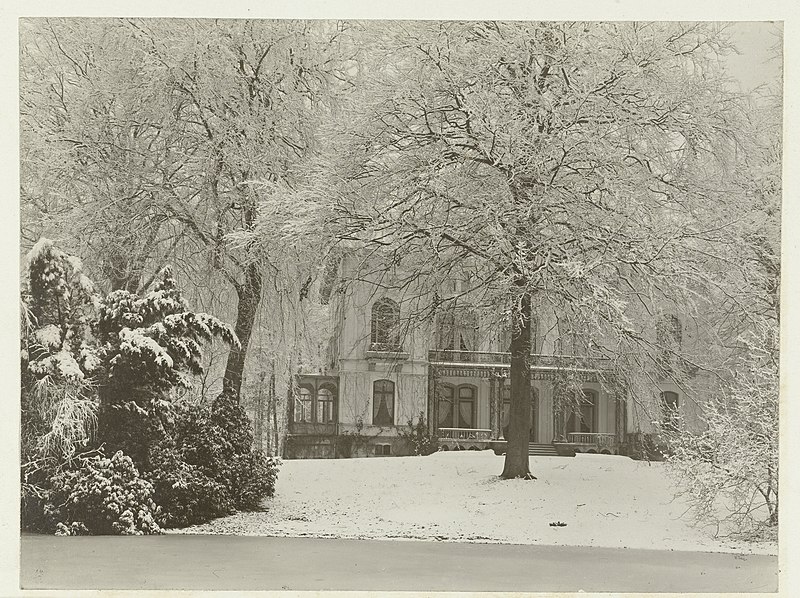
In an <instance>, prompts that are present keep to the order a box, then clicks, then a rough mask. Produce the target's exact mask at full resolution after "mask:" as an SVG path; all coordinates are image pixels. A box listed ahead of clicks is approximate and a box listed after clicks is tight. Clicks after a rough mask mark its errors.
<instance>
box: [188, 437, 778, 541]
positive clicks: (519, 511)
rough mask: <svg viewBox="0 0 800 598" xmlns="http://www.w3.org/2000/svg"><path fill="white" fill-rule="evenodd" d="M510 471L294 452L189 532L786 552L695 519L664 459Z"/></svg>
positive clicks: (446, 460) (483, 457)
mask: <svg viewBox="0 0 800 598" xmlns="http://www.w3.org/2000/svg"><path fill="white" fill-rule="evenodd" d="M502 469H503V457H498V456H495V455H494V454H493V453H492V452H491V451H482V452H474V451H463V452H442V453H436V454H434V455H431V456H429V457H386V458H369V459H339V460H325V459H309V460H293V461H286V462H284V464H283V467H282V468H281V472H280V475H279V477H278V484H277V489H276V493H275V496H274V497H273V498H272V499H268V500H267V501H266V503H265V506H266V510H265V511H264V512H261V513H239V514H236V515H233V516H230V517H225V518H222V519H218V520H216V521H212V522H210V523H207V524H204V525H199V526H194V527H191V528H187V529H185V530H180V533H195V534H201V533H202V534H208V533H213V534H242V535H263V536H311V537H320V538H330V537H333V538H376V539H379V538H383V539H386V538H391V539H419V540H446V541H466V542H503V543H511V544H545V545H571V546H606V547H616V548H623V547H627V548H651V549H661V550H701V551H721V552H742V553H750V552H754V553H767V554H777V545H776V544H774V543H759V544H753V543H747V542H735V541H730V540H725V539H720V538H714V537H713V536H712V531H710V530H704V529H699V528H697V527H695V526H693V525H692V523H691V521H690V519H689V518H688V517H682V515H683V514H684V513H685V512H686V510H687V505H686V504H685V503H684V502H682V501H681V500H680V499H673V491H672V487H671V486H670V483H669V480H668V478H667V476H666V475H665V472H664V466H663V464H661V463H647V462H641V461H633V460H631V459H628V458H627V457H617V456H610V455H586V454H581V455H578V456H576V457H575V458H565V457H531V469H532V471H533V474H534V475H535V476H537V478H538V479H537V480H535V481H524V480H501V479H500V478H499V477H498V474H499V473H500V472H501V471H502ZM555 522H561V523H565V524H566V525H565V526H551V525H550V523H555Z"/></svg>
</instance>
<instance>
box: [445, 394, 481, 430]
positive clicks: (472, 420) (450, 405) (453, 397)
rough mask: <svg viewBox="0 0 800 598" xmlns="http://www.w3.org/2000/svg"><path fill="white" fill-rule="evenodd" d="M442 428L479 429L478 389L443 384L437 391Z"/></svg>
mask: <svg viewBox="0 0 800 598" xmlns="http://www.w3.org/2000/svg"><path fill="white" fill-rule="evenodd" d="M437 395H438V403H439V405H438V408H439V419H438V423H439V427H440V428H476V427H477V425H476V424H477V421H476V419H477V409H476V403H477V399H478V396H477V389H476V388H475V387H474V386H472V385H471V384H462V385H461V386H450V385H447V384H442V385H440V386H439V388H438V389H437Z"/></svg>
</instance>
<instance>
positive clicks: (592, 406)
mask: <svg viewBox="0 0 800 598" xmlns="http://www.w3.org/2000/svg"><path fill="white" fill-rule="evenodd" d="M596 407H597V393H595V392H594V391H593V390H584V391H583V400H582V401H581V404H580V406H579V407H577V408H576V409H575V411H573V412H572V413H570V415H569V419H567V429H566V431H567V432H568V433H569V432H584V433H589V432H594V431H595V418H596V415H597V414H596Z"/></svg>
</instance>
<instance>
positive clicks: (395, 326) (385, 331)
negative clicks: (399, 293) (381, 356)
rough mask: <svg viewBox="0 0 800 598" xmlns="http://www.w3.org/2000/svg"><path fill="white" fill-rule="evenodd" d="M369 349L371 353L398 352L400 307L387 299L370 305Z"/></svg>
mask: <svg viewBox="0 0 800 598" xmlns="http://www.w3.org/2000/svg"><path fill="white" fill-rule="evenodd" d="M370 348H371V349H372V350H373V351H399V350H400V306H399V305H397V303H395V302H394V301H392V300H391V299H389V298H386V297H384V298H383V299H378V300H377V301H376V302H375V303H373V304H372V323H371V328H370Z"/></svg>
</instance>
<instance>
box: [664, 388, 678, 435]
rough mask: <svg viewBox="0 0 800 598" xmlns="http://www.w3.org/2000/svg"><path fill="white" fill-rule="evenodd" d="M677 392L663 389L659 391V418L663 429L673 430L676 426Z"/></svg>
mask: <svg viewBox="0 0 800 598" xmlns="http://www.w3.org/2000/svg"><path fill="white" fill-rule="evenodd" d="M678 413H679V412H678V393H676V392H669V391H665V392H662V393H661V418H662V422H663V426H664V429H665V430H667V431H671V430H675V429H677V427H678Z"/></svg>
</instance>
